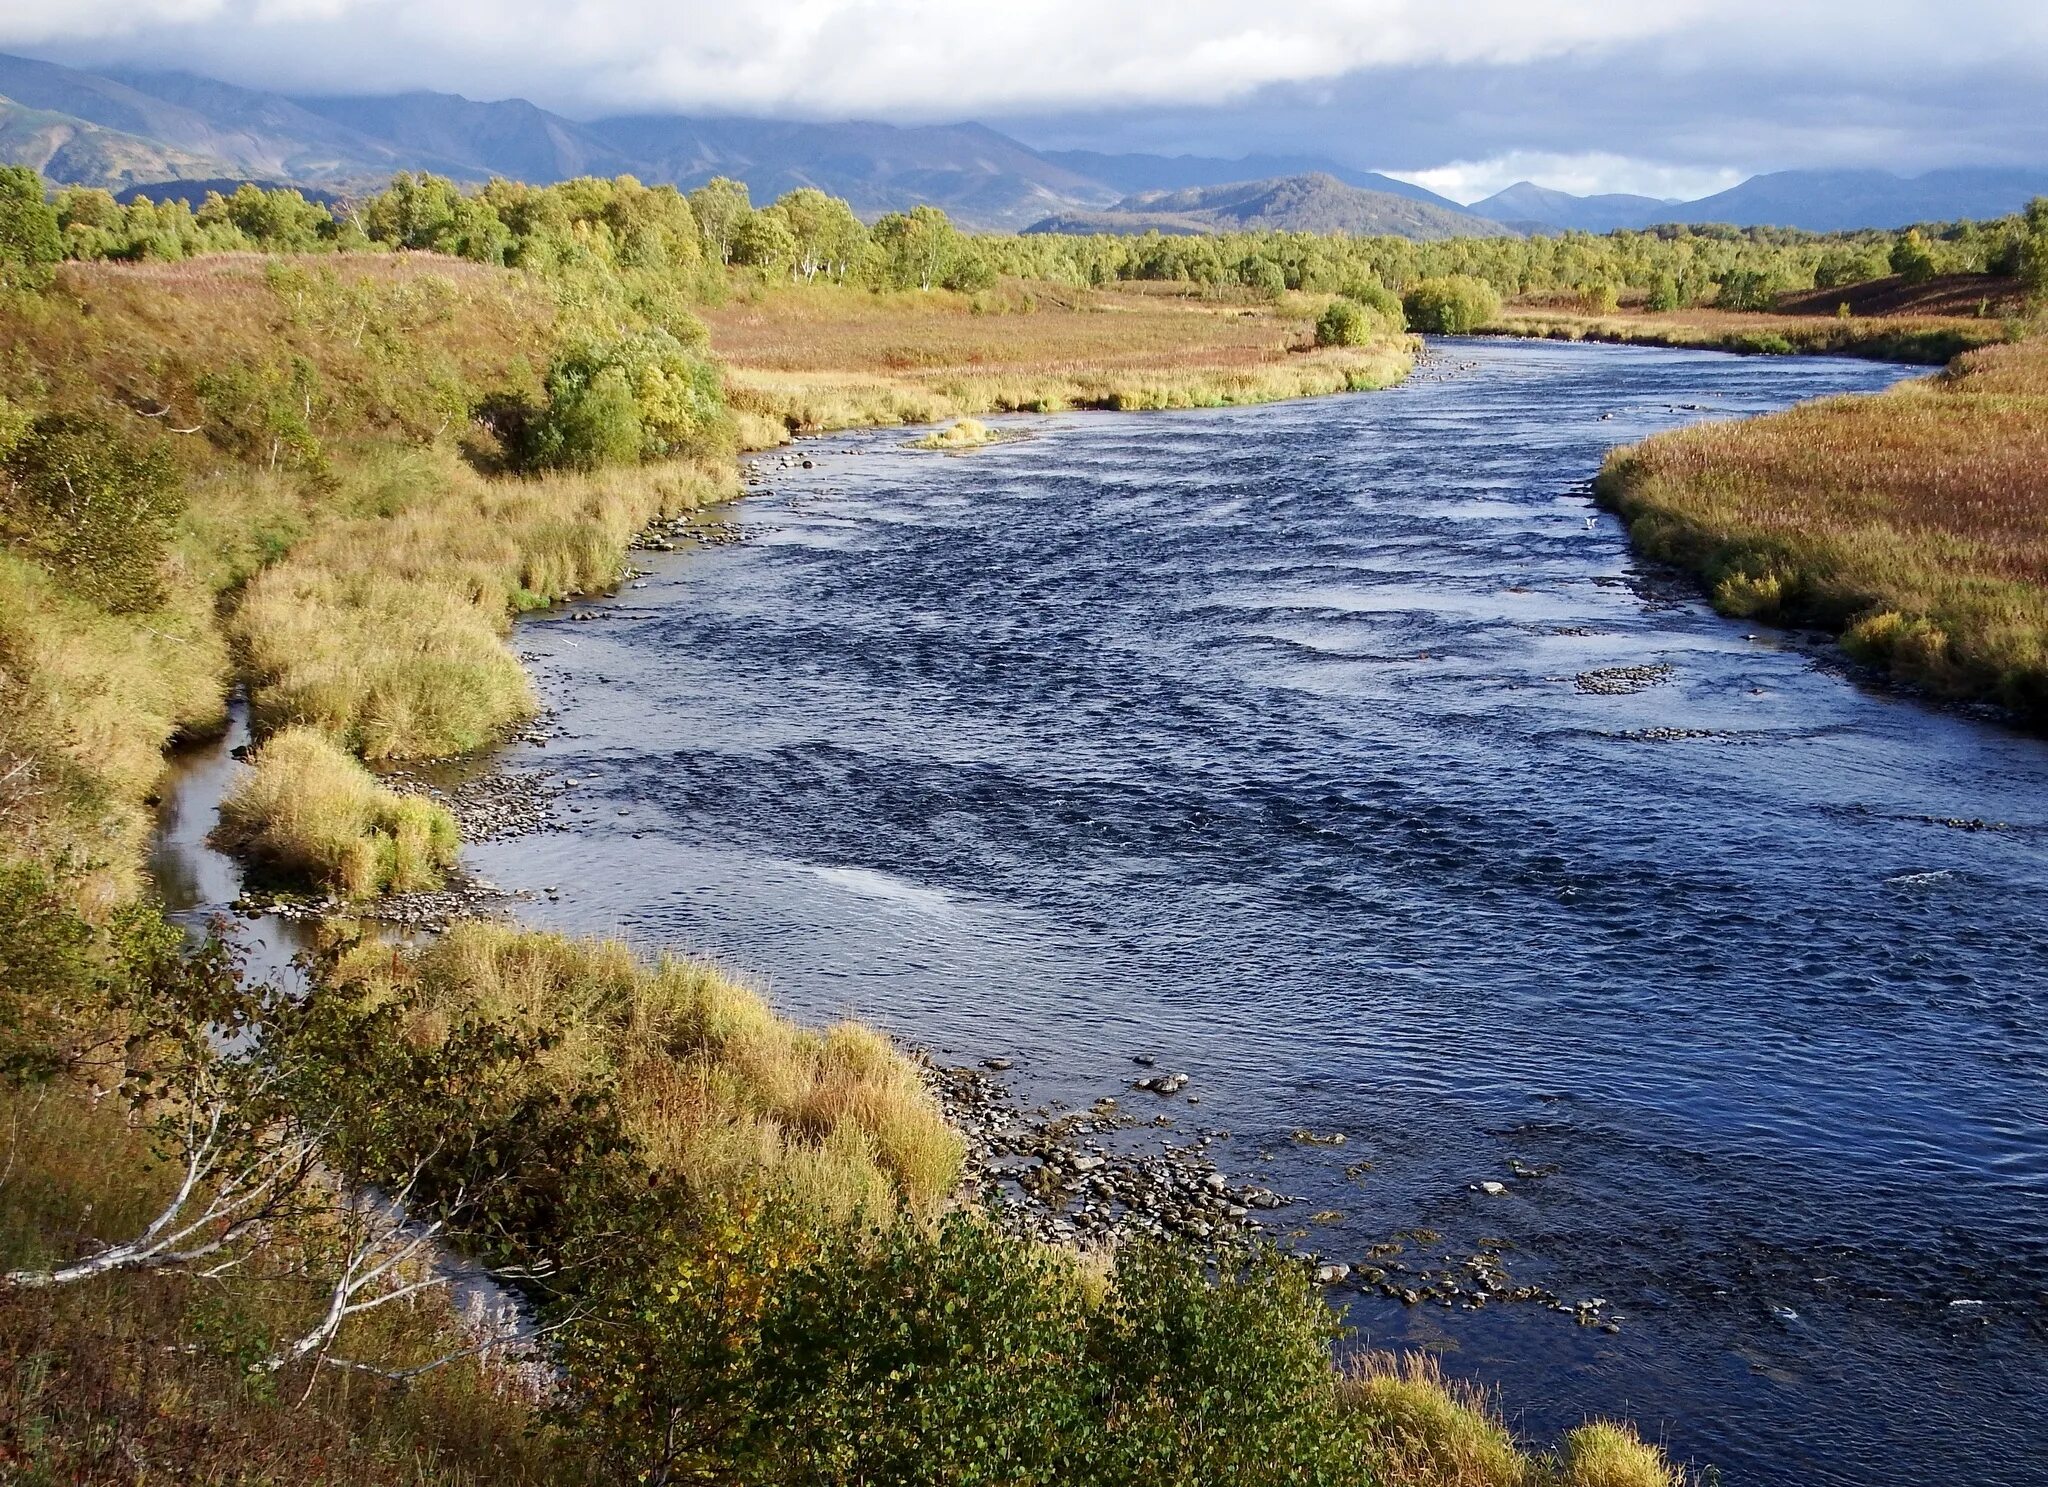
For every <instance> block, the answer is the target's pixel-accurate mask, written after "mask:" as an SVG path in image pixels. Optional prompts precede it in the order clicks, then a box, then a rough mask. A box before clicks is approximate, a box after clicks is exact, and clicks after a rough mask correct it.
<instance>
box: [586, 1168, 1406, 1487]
mask: <svg viewBox="0 0 2048 1487" xmlns="http://www.w3.org/2000/svg"><path fill="white" fill-rule="evenodd" d="M649 1209H650V1211H653V1210H663V1211H665V1212H666V1213H669V1214H673V1213H674V1212H675V1211H676V1210H675V1207H674V1205H673V1203H672V1202H670V1203H668V1204H663V1203H660V1202H655V1203H651V1204H650V1205H649ZM663 1222H664V1223H665V1224H667V1225H668V1227H667V1228H666V1229H665V1230H664V1231H663V1233H662V1235H661V1237H660V1238H658V1239H657V1238H653V1237H651V1236H649V1237H643V1239H642V1240H639V1241H636V1244H635V1249H636V1251H637V1252H638V1253H640V1254H642V1255H646V1256H649V1257H650V1260H649V1263H648V1264H647V1265H646V1267H645V1269H644V1272H643V1271H642V1270H641V1268H640V1267H638V1266H623V1267H616V1268H610V1269H608V1271H607V1273H606V1274H605V1275H604V1276H603V1277H602V1278H601V1279H599V1280H597V1281H596V1282H595V1283H594V1286H593V1290H592V1292H591V1293H590V1294H587V1295H583V1296H579V1297H575V1298H571V1299H569V1300H567V1301H566V1302H565V1304H566V1305H567V1306H568V1308H569V1311H570V1315H571V1318H572V1319H571V1320H570V1322H569V1325H568V1326H567V1327H566V1329H565V1331H564V1333H563V1338H564V1342H563V1346H562V1349H561V1354H560V1357H561V1361H562V1363H563V1365H564V1369H565V1380H566V1383H567V1386H568V1387H567V1390H566V1392H565V1396H564V1400H563V1407H564V1409H565V1411H566V1413H567V1416H568V1419H569V1422H570V1424H571V1426H572V1428H573V1429H574V1431H575V1432H576V1433H577V1434H578V1435H579V1436H580V1437H581V1438H582V1439H583V1440H584V1441H585V1443H586V1444H587V1445H589V1446H590V1447H591V1448H592V1449H593V1451H594V1453H595V1454H596V1455H597V1456H598V1457H599V1458H600V1459H601V1460H602V1461H604V1462H605V1463H606V1465H608V1466H609V1467H610V1468H611V1470H612V1473H613V1475H614V1476H615V1477H616V1478H617V1479H619V1480H640V1481H692V1480H699V1479H704V1480H713V1479H715V1480H718V1481H720V1482H725V1483H731V1484H761V1487H768V1484H774V1487H812V1484H817V1487H824V1484H842V1483H855V1482H888V1483H890V1484H892V1487H920V1484H932V1487H938V1484H988V1487H998V1484H1000V1487H1013V1484H1014V1487H1032V1484H1045V1487H1054V1484H1058V1487H1092V1484H1103V1487H1108V1484H1112V1483H1115V1484H1123V1483H1131V1482H1149V1481H1160V1482H1173V1483H1195V1482H1232V1483H1243V1484H1247V1487H1260V1484H1268V1483H1270V1484H1274V1487H1280V1484H1283V1483H1285V1484H1296V1483H1314V1482H1332V1483H1335V1482H1345V1483H1354V1482H1363V1481H1366V1480H1368V1472H1367V1470H1366V1467H1365V1462H1364V1457H1363V1445H1362V1442H1361V1439H1360V1437H1359V1435H1358V1433H1357V1432H1356V1431H1355V1430H1354V1429H1353V1428H1352V1427H1351V1425H1350V1423H1349V1421H1348V1419H1347V1418H1346V1417H1345V1415H1344V1414H1343V1413H1342V1411H1340V1409H1339V1408H1338V1386H1337V1376H1336V1374H1335V1372H1334V1371H1333V1370H1332V1368H1331V1367H1330V1359H1329V1352H1328V1346H1329V1342H1330V1339H1331V1336H1332V1334H1333V1330H1334V1323H1333V1321H1332V1319H1331V1316H1330V1313H1329V1311H1328V1309H1327V1308H1326V1307H1325V1306H1324V1305H1323V1303H1322V1301H1321V1299H1320V1298H1319V1297H1318V1296H1317V1295H1316V1294H1315V1292H1314V1290H1313V1288H1312V1287H1311V1286H1310V1285H1309V1283H1308V1280H1307V1277H1306V1275H1305V1273H1304V1272H1303V1270H1302V1267H1301V1266H1300V1264H1299V1262H1297V1261H1293V1260H1290V1259H1288V1258H1286V1257H1284V1256H1280V1255H1278V1254H1275V1253H1271V1252H1266V1253H1262V1254H1255V1255H1250V1256H1240V1257H1236V1258H1232V1257H1229V1256H1224V1257H1221V1258H1220V1259H1219V1258H1218V1257H1209V1256H1204V1255H1203V1254H1201V1253H1199V1252H1197V1251H1194V1250H1192V1249H1189V1248H1186V1247H1172V1246H1166V1245H1159V1244H1147V1243H1134V1244H1130V1245H1126V1246H1124V1247H1123V1248H1122V1249H1121V1250H1120V1251H1119V1252H1118V1256H1117V1261H1116V1273H1115V1277H1114V1281H1113V1284H1112V1285H1111V1287H1110V1289H1109V1291H1108V1293H1107V1295H1106V1296H1105V1297H1104V1298H1103V1299H1102V1300H1100V1301H1099V1302H1094V1301H1092V1300H1091V1287H1090V1286H1089V1285H1087V1284H1086V1283H1085V1278H1084V1276H1083V1275H1082V1273H1081V1271H1080V1269H1079V1267H1078V1264H1077V1262H1075V1261H1074V1260H1073V1259H1072V1258H1071V1257H1068V1256H1063V1255H1060V1254H1058V1253H1057V1252H1055V1251H1051V1250H1048V1249H1046V1248H1045V1247H1043V1246H1038V1245H1033V1244H1029V1243H1027V1242H1024V1241H1021V1240H1016V1239H1011V1238H1007V1237H1005V1236H1004V1235H1002V1234H1001V1233H999V1232H998V1231H997V1230H995V1229H994V1228H993V1227H991V1226H990V1225H989V1224H988V1223H987V1222H986V1221H985V1220H984V1219H982V1218H981V1217H980V1216H978V1215H974V1214H970V1213H963V1212H954V1213H952V1214H950V1215H948V1216H946V1217H944V1218H942V1219H941V1220H939V1221H938V1223H937V1224H936V1225H935V1226H933V1227H930V1228H926V1227H923V1226H920V1225H917V1224H915V1223H912V1222H908V1221H899V1222H898V1223H896V1224H895V1225H894V1226H893V1227H891V1228H890V1229H889V1230H888V1231H887V1232H884V1233H874V1232H870V1233H867V1234H858V1233H847V1232H838V1233H829V1234H824V1235H819V1234H818V1233H816V1232H815V1230H813V1229H812V1228H810V1227H809V1226H807V1225H806V1224H804V1223H803V1222H801V1221H799V1220H798V1219H796V1218H794V1217H793V1216H791V1215H789V1214H787V1213H782V1212H777V1211H773V1210H758V1209H750V1208H746V1207H739V1206H733V1205H711V1206H707V1207H705V1208H702V1209H700V1211H699V1212H698V1215H697V1217H696V1218H695V1219H694V1220H693V1221H692V1222H690V1223H689V1224H688V1225H687V1226H686V1227H685V1228H682V1229H678V1228H676V1227H674V1224H673V1220H664V1221H663ZM1212 1262H1213V1267H1212Z"/></svg>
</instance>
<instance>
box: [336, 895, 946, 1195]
mask: <svg viewBox="0 0 2048 1487" xmlns="http://www.w3.org/2000/svg"><path fill="white" fill-rule="evenodd" d="M336 979H337V983H338V984H342V985H347V986H353V987H355V988H357V989H358V990H359V991H360V992H361V993H362V994H363V995H364V996H365V997H366V998H368V999H371V1000H379V999H382V998H384V997H387V996H389V995H391V994H393V993H394V992H395V991H397V990H399V989H401V988H402V989H406V990H408V991H409V992H410V993H411V994H412V995H413V996H415V997H416V998H417V999H418V1003H417V1004H418V1005H419V1007H420V1008H421V1013H420V1016H419V1020H418V1024H417V1028H416V1033H417V1035H418V1036H420V1037H423V1038H434V1037H437V1036H441V1035H444V1034H445V1032H446V1030H447V1029H448V1028H450V1027H452V1026H456V1025H460V1024H462V1023H465V1022H468V1021H480V1022H485V1023H491V1024H502V1025H506V1026H510V1027H514V1028H519V1029H522V1030H529V1031H538V1030H546V1031H549V1032H551V1033H553V1034H556V1035H557V1036H558V1039H559V1041H558V1042H557V1043H556V1044H555V1046H554V1047H553V1048H552V1049H551V1050H550V1052H549V1054H548V1065H547V1075H548V1077H549V1078H551V1079H554V1080H556V1081H559V1082H560V1084H561V1085H562V1086H563V1087H564V1088H583V1087H589V1086H594V1085H596V1086H602V1085H615V1087H616V1089H617V1091H618V1097H619V1100H620V1103H621V1106H622V1108H623V1109H624V1111H625V1114H626V1116H627V1121H628V1125H629V1129H630V1130H631V1131H632V1133H633V1134H634V1135H635V1136H636V1137H637V1138H638V1140H639V1142H640V1144H641V1146H642V1148H643V1149H644V1151H645V1152H646V1153H647V1155H648V1158H649V1160H650V1161H651V1162H652V1163H653V1164H654V1165H655V1166H656V1167H658V1168H659V1169H661V1170H664V1171H667V1172H671V1173H675V1174H679V1175H681V1176H683V1177H685V1178H686V1179H688V1180H689V1182H690V1183H691V1184H692V1185H693V1186H695V1187H696V1188H698V1190H700V1191H734V1190H736V1189H742V1188H748V1187H756V1186H760V1187H770V1188H774V1189H777V1190H780V1191H783V1192H786V1193H788V1194H790V1195H792V1196H793V1197H794V1198H795V1199H796V1200H797V1201H798V1202H799V1203H801V1204H802V1205H803V1206H804V1207H805V1208H806V1210H807V1211H810V1212H813V1213H816V1214H818V1215H820V1216H821V1217H825V1218H829V1219H833V1220H841V1221H851V1220H856V1219H859V1220H865V1221H869V1222H875V1223H886V1222H888V1221H889V1219H890V1218H891V1217H892V1216H893V1215H894V1213H895V1212H896V1211H897V1208H898V1206H899V1204H902V1203H907V1204H908V1205H909V1206H910V1207H911V1208H912V1209H913V1210H915V1211H919V1212H924V1213H929V1212H932V1211H934V1210H935V1209H936V1208H938V1207H939V1206H940V1205H942V1204H943V1203H944V1202H945V1201H946V1199H947V1197H948V1195H950V1194H951V1192H952V1190H953V1188H954V1185H955V1184H956V1182H957V1181H958V1178H959V1173H960V1163H961V1160H962V1154H963V1153H962V1146H961V1141H960V1138H959V1136H957V1135H956V1134H955V1133H954V1132H953V1130H952V1129H951V1128H950V1127H949V1126H948V1125H947V1124H946V1122H945V1120H944V1118H943V1117H942V1116H941V1115H940V1113H939V1109H938V1106H937V1104H936V1102H935V1101H934V1100H933V1098H932V1096H931V1094H930V1092H929V1091H928V1090H927V1089H926V1088H925V1085H924V1081H923V1079H922V1078H921V1077H920V1075H919V1073H918V1070H917V1068H916V1066H915V1065H913V1064H912V1063H911V1062H910V1061H909V1060H908V1059H906V1058H904V1057H903V1056H902V1055H901V1054H900V1053H898V1052H897V1051H896V1050H895V1049H894V1048H893V1047H891V1046H890V1044H889V1042H888V1040H887V1039H885V1038H883V1037H882V1036H881V1035H880V1034H878V1033H874V1032H871V1031H869V1030H868V1029H866V1028H862V1027H858V1026H855V1025H853V1024H850V1023H842V1024H839V1025H838V1026H835V1027H832V1028H830V1029H828V1030H826V1031H824V1032H814V1031H811V1030H808V1029H805V1028H800V1027H798V1026H796V1025H795V1024H793V1023H790V1022H787V1021H785V1020H784V1019H782V1018H780V1017H778V1016H776V1015H775V1013H774V1011H773V1010H772V1009H771V1008H770V1007H769V1005H768V1003H767V1001H766V1000H765V999H764V998H763V997H762V996H761V994H760V993H759V992H757V991H755V990H754V989H753V988H751V987H749V986H746V985H744V984H742V983H741V982H739V981H737V980H735V979H734V978H732V977H731V976H729V975H727V974H725V973H724V972H722V971H719V970H718V969H716V968H715V967H712V966H710V965H707V964H705V963H703V962H701V961H694V960H686V959H681V958H677V957H673V956H671V957H664V958H663V959H661V960H660V961H658V962H655V963H653V964H647V963H643V962H641V961H638V960H636V959H635V958H634V956H633V955H632V953H631V952H630V951H629V950H627V949H626V948H625V947H624V946H623V945H620V944H617V943H615V942H609V941H591V940H582V941H578V940H569V939H565V938H563V937H561V936H559V935H551V934H543V933H540V932H538V931H532V930H520V929H514V928H508V927H506V926H502V925H487V924H476V923H471V924H461V925H457V926H456V927H455V928H454V929H452V930H450V931H449V933H448V934H447V935H446V936H445V937H444V938H443V939H441V940H440V941H438V942H437V943H435V944H433V945H431V946H428V947H426V948H424V949H422V950H418V951H415V952H413V953H411V954H409V955H399V956H394V955H393V954H392V952H391V951H390V949H389V948H388V947H386V946H382V945H376V946H371V947H369V948H366V949H364V950H361V951H358V952H356V953H354V954H352V955H350V956H348V957H346V958H344V960H343V961H342V963H341V965H340V967H339V969H338V971H337V973H336Z"/></svg>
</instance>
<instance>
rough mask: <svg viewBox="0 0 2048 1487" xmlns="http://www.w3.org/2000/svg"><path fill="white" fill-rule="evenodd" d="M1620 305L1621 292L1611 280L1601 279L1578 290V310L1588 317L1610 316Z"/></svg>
mask: <svg viewBox="0 0 2048 1487" xmlns="http://www.w3.org/2000/svg"><path fill="white" fill-rule="evenodd" d="M1620 305H1621V290H1620V289H1619V288H1618V287H1617V286H1616V285H1615V284H1614V282H1613V281H1612V280H1608V279H1602V280H1600V281H1599V282H1598V283H1595V284H1587V285H1585V286H1583V287H1582V288H1581V289H1580V290H1579V308H1580V309H1581V310H1584V311H1585V312H1586V313H1587V314H1588V315H1611V314H1613V313H1614V311H1615V310H1616V309H1618V308H1620Z"/></svg>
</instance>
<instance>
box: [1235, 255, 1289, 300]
mask: <svg viewBox="0 0 2048 1487" xmlns="http://www.w3.org/2000/svg"><path fill="white" fill-rule="evenodd" d="M1237 278H1238V282H1239V283H1241V284H1243V285H1244V286H1245V287H1246V288H1247V289H1251V290H1254V291H1256V292H1257V293H1259V294H1262V295H1264V296H1265V297H1266V298H1268V299H1278V298H1279V297H1280V296H1281V295H1283V294H1285V293H1286V292H1287V275H1286V273H1285V272H1284V271H1282V269H1281V267H1280V265H1279V264H1277V263H1275V262H1274V261H1273V260H1272V259H1270V258H1267V257H1264V256H1262V255H1260V254H1256V253H1254V254H1252V255H1251V256H1249V257H1247V258H1246V259H1245V260H1244V261H1243V262H1242V263H1240V264H1239V265H1238V266H1237Z"/></svg>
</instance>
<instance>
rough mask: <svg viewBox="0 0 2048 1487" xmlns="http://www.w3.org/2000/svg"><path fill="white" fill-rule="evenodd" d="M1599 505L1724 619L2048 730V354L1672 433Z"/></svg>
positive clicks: (1635, 462)
mask: <svg viewBox="0 0 2048 1487" xmlns="http://www.w3.org/2000/svg"><path fill="white" fill-rule="evenodd" d="M1599 491H1600V495H1601V499H1602V500H1603V501H1605V502H1607V503H1608V504H1609V505H1611V506H1612V507H1613V508H1614V509H1616V510H1617V511H1619V512H1620V513H1621V514H1622V516H1623V517H1624V518H1625V519H1626V520H1627V521H1628V523H1629V529H1630V532H1631V534H1632V536H1633V537H1634V539H1635V542H1636V544H1637V546H1638V547H1640V548H1641V549H1642V550H1643V551H1644V552H1645V553H1647V554H1649V555H1650V556H1652V557H1655V558H1659V559H1663V560H1665V561H1669V562H1674V563H1678V564H1680V565H1682V566H1684V567H1687V568H1690V569H1692V570H1693V571H1694V572H1696V573H1698V574H1700V575H1701V577H1702V578H1703V579H1704V581H1705V582H1706V584H1707V586H1708V589H1709V592H1710V593H1711V594H1712V596H1713V600H1714V603H1715V605H1716V607H1717V608H1719V609H1721V610H1722V611H1723V612H1724V613H1728V614H1734V615H1743V616H1754V617H1755V618H1758V619H1762V620H1766V621H1770V622H1773V623H1782V624H1793V625H1811V626H1817V627H1820V628H1823V629H1827V630H1830V631H1833V632H1835V633H1837V634H1839V635H1841V636H1842V638H1843V641H1844V644H1845V645H1846V646H1847V647H1848V648H1849V650H1850V651H1851V652H1852V654H1856V655H1858V656H1861V657H1863V658H1865V659H1867V660H1870V661H1872V662H1873V663H1876V664H1878V665H1881V666H1883V667H1885V668H1887V669H1888V670H1889V671H1890V673H1891V674H1892V675H1893V676H1895V677H1896V678H1898V679H1899V680H1901V681H1903V682H1906V683H1908V684H1910V685H1912V686H1914V687H1917V688H1921V689H1923V690H1925V691H1927V692H1929V693H1931V694H1933V695H1934V696H1937V697H1946V698H1970V699H1982V700H1988V701H1992V702H1996V703H1998V704H2000V705H2001V706H2004V707H2006V708H2009V709H2011V710H2012V711H2013V712H2014V713H2015V714H2017V715H2018V716H2019V717H2021V718H2022V719H2024V720H2026V721H2027V722H2028V723H2030V724H2031V725H2032V726H2034V727H2037V728H2038V727H2041V726H2043V725H2044V724H2048V340H2043V339H2035V340H2030V341H2025V342H2021V343H2018V344H2014V345H2007V346H1995V347H1988V348H1986V349H1983V350H1979V351H1973V352H1970V353H1969V354H1967V355H1965V356H1962V357H1960V358H1959V359H1958V360H1957V361H1956V362H1955V363H1954V364H1953V365H1951V366H1950V367H1949V368H1948V369H1947V370H1946V371H1944V372H1943V373H1941V374H1940V375H1938V376H1936V377H1933V378H1931V379H1925V380H1921V381H1916V382H1911V383H1907V384H1904V385H1902V386H1900V387H1897V388H1894V389H1892V390H1890V391H1888V392H1885V393H1881V394H1878V395H1876V396H1873V397H1847V398H1830V399H1826V400H1823V401H1820V402H1816V403H1811V404H1807V405H1805V406H1802V407H1798V408H1793V409H1790V410H1788V411H1786V412H1783V413H1778V414H1773V415H1771V416H1769V417H1766V418H1757V419H1750V420H1746V421H1744V422H1741V423H1717V424H1708V425H1704V426H1702V427H1698V428H1692V429H1684V430H1680V431H1678V432H1675V433H1670V434H1662V435H1659V436H1658V437H1656V438H1654V439H1650V440H1648V441H1646V442H1645V443H1642V444H1639V445H1637V446H1635V447H1634V448H1631V449H1627V450H1622V451H1619V452H1617V453H1616V454H1615V455H1613V456H1612V457H1611V458H1610V459H1609V461H1608V464H1607V467H1606V469H1605V470H1604V471H1603V472H1602V473H1601V476H1600V480H1599Z"/></svg>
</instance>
